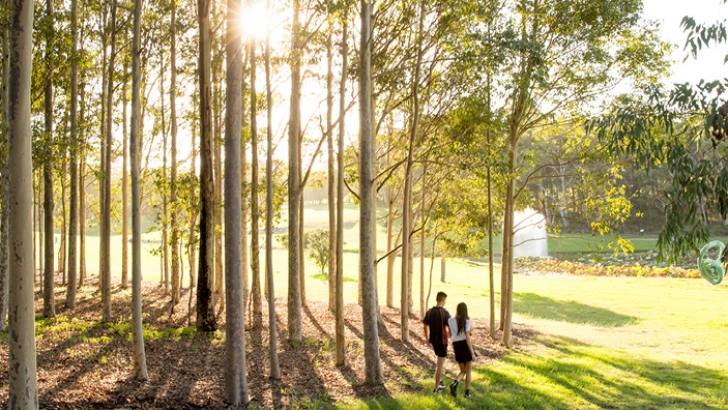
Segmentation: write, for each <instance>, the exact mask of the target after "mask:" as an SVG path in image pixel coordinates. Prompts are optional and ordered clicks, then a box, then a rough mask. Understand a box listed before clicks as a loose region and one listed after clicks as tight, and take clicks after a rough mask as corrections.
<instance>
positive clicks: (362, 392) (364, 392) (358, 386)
mask: <svg viewBox="0 0 728 410" xmlns="http://www.w3.org/2000/svg"><path fill="white" fill-rule="evenodd" d="M344 325H345V326H346V328H347V329H349V331H351V332H352V333H353V334H354V335H355V336H356V337H357V338H358V339H359V340H361V342H362V343H363V342H364V334H363V333H362V332H361V331H360V330H359V329H357V328H356V326H354V325H353V324H351V322H349V321H348V320H344ZM382 327H383V326H381V325H380V326H379V329H380V334H379V336H380V337H379V339H380V340H382V341H385V343H386V340H387V339H389V340H391V339H392V336H391V334H389V332H387V333H386V334H383V333H382V331H381V330H382ZM398 352H400V353H402V352H406V353H405V354H406V355H407V357H408V358H409V357H411V356H412V355H411V354H409V352H407V351H406V350H405V351H403V350H399V351H398ZM379 359H380V360H381V361H382V362H384V364H385V365H386V366H387V368H389V369H391V370H392V371H394V372H396V373H397V374H398V375H399V376H400V377H402V378H403V379H405V380H407V383H408V385H410V386H413V387H414V386H417V384H418V382H419V381H418V380H416V379H415V378H414V377H413V376H412V374H411V373H409V372H407V371H405V370H404V369H402V366H401V365H399V364H397V363H394V362H393V361H392V360H391V359H390V358H389V357H388V356H387V355H386V354H383V353H382V352H381V349H380V356H379ZM419 367H421V366H419ZM341 370H342V374H343V375H344V377H345V378H346V379H347V381H349V383H350V384H351V386H352V387H353V388H354V393H355V395H356V396H357V397H366V396H371V395H372V394H371V392H370V391H369V389H367V388H366V386H365V385H364V384H363V382H362V381H360V380H358V379H357V378H356V376H355V375H354V373H353V372H351V371H350V369H341ZM386 395H388V393H387V392H386V391H385V392H378V394H377V396H386Z"/></svg>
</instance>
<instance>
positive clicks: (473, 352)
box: [465, 330, 475, 357]
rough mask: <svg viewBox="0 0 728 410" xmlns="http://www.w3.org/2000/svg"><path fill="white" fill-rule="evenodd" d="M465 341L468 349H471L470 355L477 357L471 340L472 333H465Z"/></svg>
mask: <svg viewBox="0 0 728 410" xmlns="http://www.w3.org/2000/svg"><path fill="white" fill-rule="evenodd" d="M465 341H466V342H467V343H468V349H470V355H471V356H473V357H475V350H474V349H473V342H472V341H471V340H470V331H469V330H468V331H467V332H465Z"/></svg>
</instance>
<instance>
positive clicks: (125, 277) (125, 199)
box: [121, 64, 129, 289]
mask: <svg viewBox="0 0 728 410" xmlns="http://www.w3.org/2000/svg"><path fill="white" fill-rule="evenodd" d="M124 73H128V70H127V67H126V64H125V67H124ZM127 83H128V80H127V77H126V75H125V76H124V83H123V86H122V88H121V104H122V106H123V114H122V117H123V118H122V124H123V127H124V130H123V132H122V138H123V142H122V147H123V149H124V152H123V154H122V158H123V159H122V173H121V288H122V289H126V288H127V287H128V286H129V177H128V176H127V175H128V174H129V139H128V138H129V135H128V133H127V129H128V128H127V127H128V124H127V115H128V113H127V105H128V104H127V103H128V101H127V89H126V87H127Z"/></svg>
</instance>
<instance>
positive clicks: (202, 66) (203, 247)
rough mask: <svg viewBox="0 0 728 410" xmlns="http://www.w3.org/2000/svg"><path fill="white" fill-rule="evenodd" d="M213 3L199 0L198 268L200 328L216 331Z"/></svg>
mask: <svg viewBox="0 0 728 410" xmlns="http://www.w3.org/2000/svg"><path fill="white" fill-rule="evenodd" d="M210 5H211V0H197V19H198V25H199V39H198V41H199V56H198V62H197V63H198V83H199V92H200V95H199V110H200V230H199V232H200V239H199V240H200V243H199V258H198V269H197V328H198V329H200V330H202V331H206V332H209V331H213V330H215V328H216V327H217V324H216V320H215V312H214V301H213V297H212V291H213V287H214V273H215V266H214V265H215V249H214V238H215V236H214V229H215V226H214V224H215V221H214V210H213V207H214V201H213V200H214V192H213V191H214V189H213V163H212V162H213V158H212V157H213V155H212V148H213V143H212V107H211V103H212V101H211V99H212V96H211V85H210V68H211V67H210V62H211V50H210V48H211V40H210V36H211V31H210V30H211V28H210Z"/></svg>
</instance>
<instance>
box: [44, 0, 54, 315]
mask: <svg viewBox="0 0 728 410" xmlns="http://www.w3.org/2000/svg"><path fill="white" fill-rule="evenodd" d="M46 14H47V16H48V21H49V22H50V26H49V28H48V29H47V31H46V50H45V52H46V55H45V64H46V75H45V101H44V105H43V107H44V110H45V143H44V144H43V145H44V146H45V158H44V161H43V208H45V215H44V217H45V221H44V222H45V225H44V233H45V237H44V238H43V239H44V240H45V246H44V247H43V256H44V268H45V269H44V273H43V316H45V317H53V316H55V315H56V302H55V287H54V273H55V272H54V271H53V267H54V266H53V239H54V235H53V233H54V232H53V157H54V155H53V152H52V149H53V75H52V73H53V57H52V56H53V54H55V53H54V51H53V47H54V45H53V37H54V35H55V34H54V33H53V1H52V0H46Z"/></svg>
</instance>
